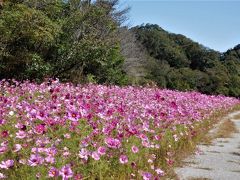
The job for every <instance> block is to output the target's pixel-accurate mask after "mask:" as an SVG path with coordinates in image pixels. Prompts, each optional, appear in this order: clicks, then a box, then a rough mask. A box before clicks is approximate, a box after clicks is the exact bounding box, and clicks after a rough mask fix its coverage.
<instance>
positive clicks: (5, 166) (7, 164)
mask: <svg viewBox="0 0 240 180" xmlns="http://www.w3.org/2000/svg"><path fill="white" fill-rule="evenodd" d="M13 165H14V160H11V159H9V160H7V161H2V162H1V164H0V168H2V169H8V168H11V167H13Z"/></svg>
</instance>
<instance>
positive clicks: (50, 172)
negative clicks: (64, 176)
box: [48, 167, 59, 177]
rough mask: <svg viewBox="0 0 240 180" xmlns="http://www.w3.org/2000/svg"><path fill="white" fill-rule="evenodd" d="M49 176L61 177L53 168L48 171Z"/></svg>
mask: <svg viewBox="0 0 240 180" xmlns="http://www.w3.org/2000/svg"><path fill="white" fill-rule="evenodd" d="M48 176H49V177H57V176H59V171H58V169H57V168H55V167H51V168H50V170H49V171H48Z"/></svg>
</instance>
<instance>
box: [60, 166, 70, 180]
mask: <svg viewBox="0 0 240 180" xmlns="http://www.w3.org/2000/svg"><path fill="white" fill-rule="evenodd" d="M59 174H60V176H62V179H63V180H66V179H69V178H71V177H73V171H72V169H71V167H70V164H67V165H65V166H63V167H62V169H61V170H60V172H59Z"/></svg>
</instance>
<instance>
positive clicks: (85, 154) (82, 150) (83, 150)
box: [78, 148, 89, 160]
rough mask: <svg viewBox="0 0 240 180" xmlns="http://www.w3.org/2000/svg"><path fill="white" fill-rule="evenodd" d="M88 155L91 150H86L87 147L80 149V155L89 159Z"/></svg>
mask: <svg viewBox="0 0 240 180" xmlns="http://www.w3.org/2000/svg"><path fill="white" fill-rule="evenodd" d="M88 155H89V152H88V150H86V149H85V148H82V149H81V150H80V151H79V154H78V156H79V157H80V158H82V159H85V160H88Z"/></svg>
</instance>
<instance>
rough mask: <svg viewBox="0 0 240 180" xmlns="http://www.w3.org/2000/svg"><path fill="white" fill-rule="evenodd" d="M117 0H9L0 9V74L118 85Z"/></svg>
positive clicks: (121, 75)
mask: <svg viewBox="0 0 240 180" xmlns="http://www.w3.org/2000/svg"><path fill="white" fill-rule="evenodd" d="M117 2H118V1H114V3H111V1H109V2H108V1H96V2H95V3H90V2H87V1H81V0H74V1H63V0H56V1H50V0H46V1H36V0H22V1H8V2H7V3H5V4H4V6H3V8H2V10H1V11H0V13H1V16H0V34H1V35H0V42H1V43H0V70H1V71H0V78H16V79H20V80H22V79H32V80H42V79H43V78H44V77H50V76H54V77H59V78H60V79H61V80H65V81H72V82H76V83H80V82H88V81H89V77H91V78H90V79H91V81H95V82H97V83H116V84H122V83H123V82H124V81H125V75H124V73H123V71H122V64H123V57H122V56H121V54H120V50H119V47H118V44H119V40H118V38H117V28H118V26H119V24H118V22H117V21H116V20H115V17H114V15H115V14H114V13H115V11H116V8H115V5H116V3H117Z"/></svg>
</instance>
